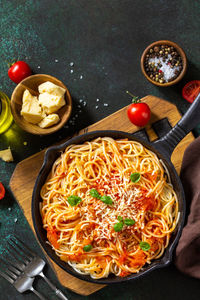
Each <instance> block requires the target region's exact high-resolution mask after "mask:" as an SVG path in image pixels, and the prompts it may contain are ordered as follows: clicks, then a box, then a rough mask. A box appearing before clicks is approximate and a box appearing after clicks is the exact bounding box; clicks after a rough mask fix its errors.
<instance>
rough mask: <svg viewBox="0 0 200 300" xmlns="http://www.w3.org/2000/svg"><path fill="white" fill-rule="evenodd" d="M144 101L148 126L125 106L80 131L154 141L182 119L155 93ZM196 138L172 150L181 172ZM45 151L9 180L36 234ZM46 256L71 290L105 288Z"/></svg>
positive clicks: (190, 137) (19, 167) (21, 165)
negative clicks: (36, 193)
mask: <svg viewBox="0 0 200 300" xmlns="http://www.w3.org/2000/svg"><path fill="white" fill-rule="evenodd" d="M142 101H144V102H147V103H148V105H149V106H150V108H151V112H152V115H151V120H150V122H149V124H148V125H147V126H146V127H145V128H143V129H141V128H139V127H137V126H134V125H133V124H132V123H131V122H130V121H129V120H128V118H127V115H126V110H127V107H124V108H122V109H121V110H119V111H117V112H115V113H114V114H112V115H110V116H108V117H106V118H105V119H103V120H101V121H99V122H97V123H95V124H93V125H91V126H89V127H88V128H85V129H83V130H81V131H80V132H79V133H78V134H83V133H85V132H89V131H94V130H105V129H108V130H109V129H110V130H121V131H125V132H129V133H135V132H136V133H135V135H136V136H140V137H141V138H144V139H147V140H148V139H149V140H150V141H153V140H155V139H156V138H160V137H161V136H163V135H164V134H166V132H168V131H169V130H170V128H171V126H172V127H173V126H174V125H175V124H176V123H177V122H178V120H179V119H180V118H181V115H180V113H179V111H178V110H177V108H176V106H175V105H173V104H171V103H169V102H167V101H165V100H163V99H160V98H157V97H154V96H146V97H144V98H143V99H142ZM66 140H67V138H66ZM193 140H194V136H193V134H192V133H189V134H188V135H187V136H186V137H185V138H184V139H183V140H182V141H181V142H180V143H179V145H178V146H177V147H176V149H175V150H174V152H173V155H172V162H173V163H174V165H175V168H176V170H177V172H178V173H179V171H180V167H181V162H182V158H183V153H184V151H185V148H186V147H187V146H188V145H189V144H190V143H191V142H192V141H193ZM44 153H45V150H43V151H41V152H39V153H36V154H35V155H33V156H31V157H29V158H27V159H25V160H23V161H21V162H20V163H19V164H18V165H17V166H16V168H15V171H14V173H13V175H12V178H11V180H10V188H11V191H12V193H13V195H14V196H15V198H16V200H17V201H18V203H19V205H20V207H21V209H22V211H23V213H24V215H25V217H26V218H27V221H28V223H29V224H30V226H31V228H32V230H33V232H34V233H35V231H34V229H33V223H32V218H31V198H32V191H33V187H34V183H35V180H36V177H37V174H38V172H39V169H40V167H41V165H42V162H43V157H44ZM33 166H34V168H33ZM30 170H31V171H30ZM45 255H46V253H45ZM46 257H47V259H48V261H49V262H50V264H51V266H52V268H53V270H54V272H55V273H56V276H57V278H58V280H59V281H60V283H61V284H62V285H63V286H65V287H67V288H69V289H71V290H72V291H74V292H76V293H78V294H81V295H85V296H86V295H90V294H92V293H94V292H95V291H97V290H99V289H101V288H102V287H104V285H99V284H93V283H89V282H86V281H82V280H80V279H77V278H75V277H73V276H71V275H69V274H68V273H66V272H65V271H64V270H62V269H61V268H60V267H58V266H57V265H56V264H55V263H54V262H53V261H52V260H51V259H50V258H49V257H48V256H47V255H46Z"/></svg>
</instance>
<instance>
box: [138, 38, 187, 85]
mask: <svg viewBox="0 0 200 300" xmlns="http://www.w3.org/2000/svg"><path fill="white" fill-rule="evenodd" d="M161 45H167V46H171V47H174V48H175V49H176V51H177V52H178V53H179V55H180V56H181V58H182V62H183V69H182V71H181V73H180V74H179V75H178V77H177V78H176V79H174V80H173V81H170V82H165V83H160V82H156V81H154V80H152V79H151V78H150V77H149V76H148V74H147V73H146V71H145V67H144V62H145V57H146V55H147V53H148V51H149V50H150V49H151V48H153V47H155V46H161ZM141 69H142V73H143V74H144V76H145V77H146V79H147V80H149V81H150V82H151V83H153V84H155V85H157V86H163V87H165V86H170V85H174V84H176V83H177V82H179V81H180V80H181V79H182V78H183V76H184V75H185V72H186V69H187V58H186V55H185V52H184V51H183V49H182V48H181V47H180V46H179V45H177V44H176V43H174V42H171V41H167V40H161V41H157V42H154V43H152V44H150V45H149V46H148V47H147V48H146V49H145V50H144V52H143V54H142V57H141Z"/></svg>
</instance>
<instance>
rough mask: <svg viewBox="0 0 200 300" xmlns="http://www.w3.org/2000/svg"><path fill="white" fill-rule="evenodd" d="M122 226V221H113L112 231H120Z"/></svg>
mask: <svg viewBox="0 0 200 300" xmlns="http://www.w3.org/2000/svg"><path fill="white" fill-rule="evenodd" d="M123 226H124V223H122V222H119V223H115V225H114V227H113V228H114V231H116V232H119V231H121V230H122V228H123Z"/></svg>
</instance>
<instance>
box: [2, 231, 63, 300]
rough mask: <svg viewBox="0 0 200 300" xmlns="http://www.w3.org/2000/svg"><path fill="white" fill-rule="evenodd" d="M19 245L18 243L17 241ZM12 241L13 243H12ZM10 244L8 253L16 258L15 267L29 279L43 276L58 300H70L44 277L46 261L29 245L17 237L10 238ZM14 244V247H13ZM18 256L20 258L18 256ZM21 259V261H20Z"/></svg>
mask: <svg viewBox="0 0 200 300" xmlns="http://www.w3.org/2000/svg"><path fill="white" fill-rule="evenodd" d="M15 240H16V241H17V243H16V241H15ZM10 241H12V243H11V242H10ZM10 241H8V244H9V246H10V248H11V249H12V251H11V250H10V249H8V248H7V251H8V252H9V253H10V254H11V255H12V256H13V257H14V258H15V260H16V262H15V267H16V268H18V269H19V270H20V271H21V272H24V273H25V274H26V275H27V276H28V277H35V276H37V275H39V276H41V277H42V278H43V279H44V280H45V281H46V282H47V284H48V285H49V286H50V287H51V289H52V290H53V291H54V292H55V294H56V295H57V296H58V298H60V299H62V300H68V298H67V297H65V295H64V294H63V293H62V292H61V291H60V290H59V289H57V287H56V286H55V285H54V284H53V283H52V282H51V281H50V280H49V279H48V278H47V277H46V276H45V275H44V273H43V269H44V266H45V264H46V263H45V261H44V260H43V259H42V258H40V257H39V256H37V255H36V254H35V253H34V252H33V251H32V250H31V249H30V248H29V247H28V246H27V245H25V244H24V243H23V242H22V241H21V240H20V239H19V238H17V237H16V236H15V239H14V238H13V237H11V238H10ZM13 244H14V245H13ZM16 254H17V255H18V257H17V256H16ZM19 258H21V260H20V259H19Z"/></svg>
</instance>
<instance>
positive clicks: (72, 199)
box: [67, 195, 82, 206]
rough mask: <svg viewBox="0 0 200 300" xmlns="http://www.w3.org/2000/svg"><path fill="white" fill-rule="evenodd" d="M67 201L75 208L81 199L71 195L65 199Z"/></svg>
mask: <svg viewBox="0 0 200 300" xmlns="http://www.w3.org/2000/svg"><path fill="white" fill-rule="evenodd" d="M67 201H68V203H69V204H70V205H71V206H76V205H77V204H79V203H80V202H81V201H82V199H81V198H80V197H78V196H75V195H71V196H69V197H68V198H67Z"/></svg>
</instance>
